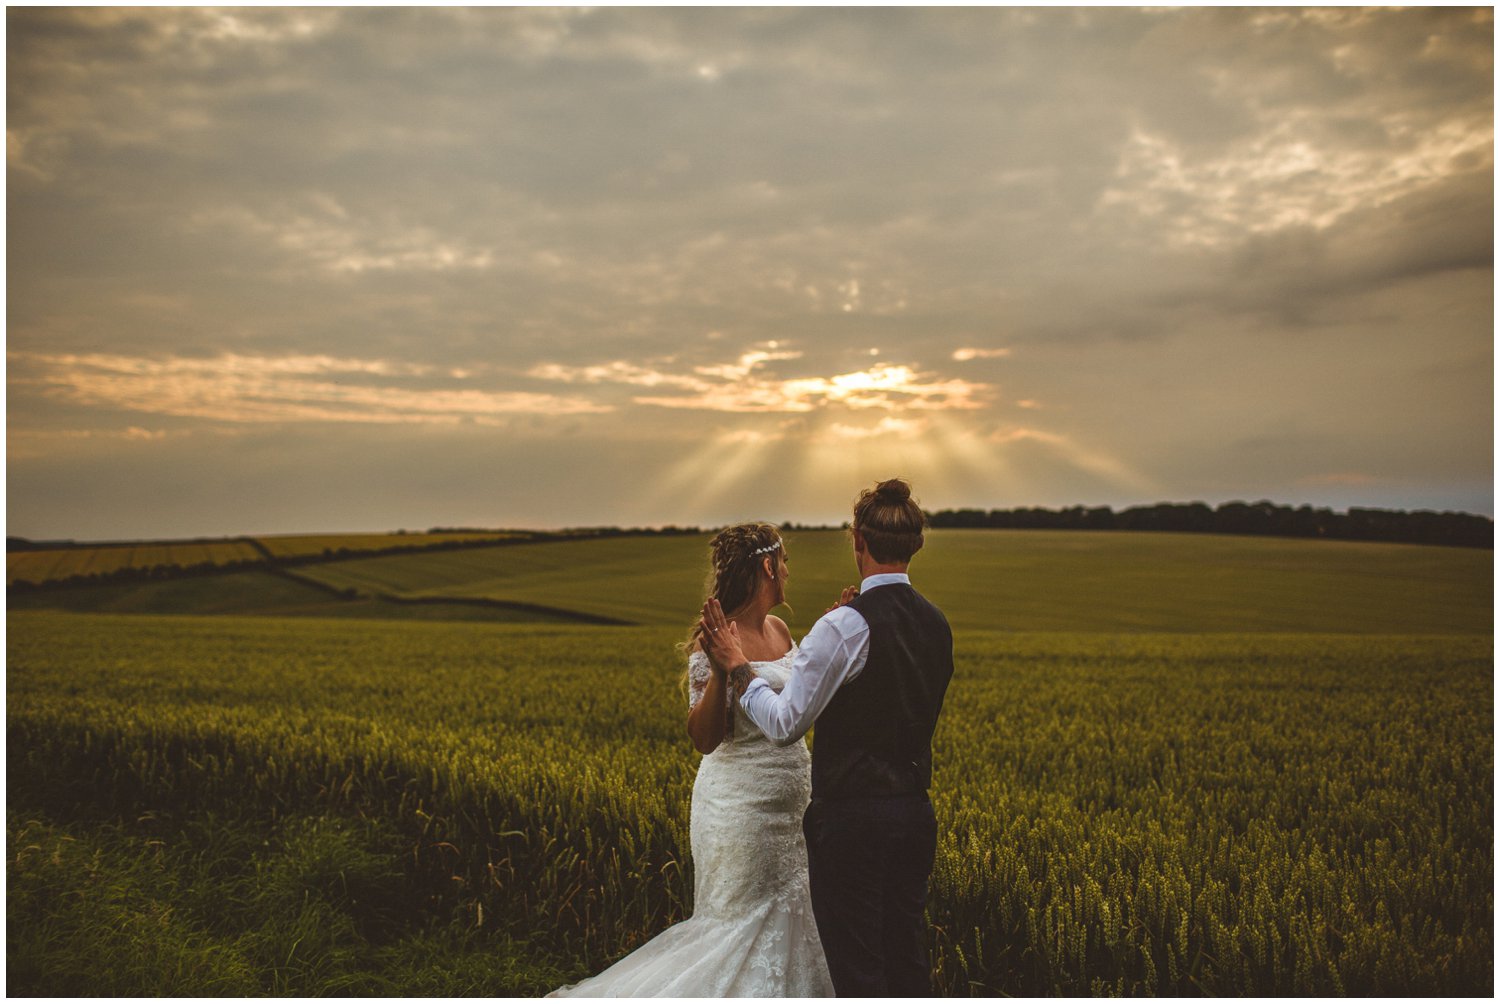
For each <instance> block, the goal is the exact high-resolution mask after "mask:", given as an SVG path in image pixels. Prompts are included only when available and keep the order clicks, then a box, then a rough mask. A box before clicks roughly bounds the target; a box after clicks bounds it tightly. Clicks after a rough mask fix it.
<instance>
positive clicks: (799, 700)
mask: <svg viewBox="0 0 1500 1004" xmlns="http://www.w3.org/2000/svg"><path fill="white" fill-rule="evenodd" d="M869 652H870V625H869V624H868V623H866V621H865V619H864V618H863V617H861V616H860V615H859V612H858V611H856V610H853V609H851V608H849V607H838V608H837V609H835V610H832V611H829V612H828V613H827V614H825V615H824V616H823V617H822V618H821V619H820V620H819V621H818V622H817V623H816V624H814V625H813V627H812V630H811V631H809V632H808V633H807V637H806V638H804V639H803V640H802V646H801V647H800V648H799V649H798V650H797V655H796V658H795V659H793V660H792V672H791V676H790V677H789V678H788V680H787V682H786V686H785V687H783V688H782V691H781V693H779V694H778V693H777V692H776V691H774V690H772V689H771V686H770V684H768V683H766V681H765V680H762V679H759V678H757V679H755V680H752V681H750V686H749V687H747V688H745V693H744V695H743V696H742V697H741V698H740V705H741V707H743V708H744V709H745V713H746V714H747V715H749V716H750V720H751V721H753V722H754V723H755V724H756V725H758V726H760V730H761V731H762V732H764V733H765V734H766V738H768V739H770V740H771V741H772V742H773V743H775V744H776V745H777V746H789V745H791V744H792V743H794V742H796V741H797V740H798V739H801V738H802V737H803V736H805V735H806V734H807V730H808V729H810V728H812V725H813V722H814V721H816V720H817V718H818V715H820V714H822V713H823V709H824V708H826V707H828V702H829V701H830V700H832V699H833V695H834V692H835V691H837V690H838V689H839V687H841V686H843V685H844V684H845V683H846V682H847V681H849V680H852V679H854V678H855V677H856V676H858V675H859V672H860V670H862V669H864V668H865V660H866V658H868V656H869Z"/></svg>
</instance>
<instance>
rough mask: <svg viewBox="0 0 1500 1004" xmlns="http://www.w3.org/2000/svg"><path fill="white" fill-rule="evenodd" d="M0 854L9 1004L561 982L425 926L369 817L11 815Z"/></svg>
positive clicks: (519, 955)
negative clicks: (3, 855) (117, 819)
mask: <svg viewBox="0 0 1500 1004" xmlns="http://www.w3.org/2000/svg"><path fill="white" fill-rule="evenodd" d="M6 847H7V848H8V850H9V861H8V867H7V877H8V888H7V904H6V912H7V919H8V923H7V928H6V955H7V972H6V990H7V993H8V994H10V995H12V996H47V997H70V996H113V997H162V996H183V995H187V996H215V997H226V996H284V995H297V996H329V995H362V996H376V995H379V996H396V995H399V996H497V995H499V996H508V995H520V996H535V995H536V994H538V993H540V992H544V991H545V990H547V989H550V988H552V987H554V986H557V985H559V984H560V983H561V982H562V973H561V971H560V970H558V969H557V968H556V967H555V966H552V965H549V964H548V963H546V962H545V961H539V960H537V959H535V958H534V957H533V954H532V953H529V952H527V951H526V947H525V946H524V945H522V944H518V943H515V942H513V941H509V940H507V939H503V938H485V939H483V943H482V944H479V945H477V944H475V941H476V939H475V936H474V933H473V931H472V930H471V925H469V924H467V923H464V922H463V921H452V922H449V923H446V924H444V923H432V922H431V921H430V918H427V917H426V916H425V915H424V914H423V913H422V912H421V910H420V909H418V907H419V905H420V901H421V900H422V898H423V897H424V895H425V891H424V890H423V889H422V888H420V886H418V885H417V884H416V883H415V882H414V881H413V879H412V877H411V876H410V875H408V874H406V873H405V871H404V869H403V868H402V867H401V853H400V851H401V847H400V845H399V842H398V841H397V840H396V838H395V836H394V834H392V833H390V832H389V831H388V830H387V829H386V828H384V827H382V826H381V825H379V824H377V823H374V822H372V821H370V820H361V819H355V818H349V817H341V816H334V815H318V816H313V815H291V816H286V817H283V818H281V819H280V820H277V821H275V822H270V821H264V820H255V819H248V818H223V817H220V816H217V815H215V814H214V813H201V814H196V815H190V816H186V817H182V818H173V817H170V816H166V815H157V814H147V815H146V816H144V817H142V818H140V819H137V820H135V821H133V822H131V823H130V824H118V823H92V824H86V825H79V824H73V825H65V824H60V823H57V822H54V821H50V820H48V819H47V818H45V816H42V815H40V814H26V813H17V812H15V811H8V813H7V821H6ZM80 960H86V964H84V965H80V964H79V963H80Z"/></svg>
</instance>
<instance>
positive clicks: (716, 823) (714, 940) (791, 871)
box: [551, 644, 833, 997]
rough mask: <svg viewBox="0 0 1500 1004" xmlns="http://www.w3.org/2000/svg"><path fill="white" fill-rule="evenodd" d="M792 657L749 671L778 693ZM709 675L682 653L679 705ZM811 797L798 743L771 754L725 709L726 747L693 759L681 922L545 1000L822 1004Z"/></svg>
mask: <svg viewBox="0 0 1500 1004" xmlns="http://www.w3.org/2000/svg"><path fill="white" fill-rule="evenodd" d="M796 651H797V648H796V645H795V644H794V645H793V646H792V650H791V651H790V652H788V653H787V654H786V655H784V656H782V657H781V658H780V659H777V660H776V661H775V662H755V663H751V667H752V668H753V669H754V671H755V675H756V676H759V677H762V678H764V679H765V680H766V682H767V683H769V684H770V685H771V686H772V687H773V688H775V689H776V690H778V691H779V690H780V689H781V688H782V687H783V686H784V685H785V684H786V681H787V677H788V676H789V675H790V673H791V668H792V657H793V656H794V655H795V654H796ZM709 673H710V670H709V665H708V658H707V657H706V656H704V655H703V654H702V653H701V652H695V653H693V654H692V656H691V658H690V659H689V660H688V679H689V682H690V683H691V687H692V696H691V699H690V702H689V707H691V706H692V705H693V704H696V703H697V702H698V699H699V698H700V697H701V696H702V695H703V688H704V687H705V686H706V685H707V683H708V677H709ZM811 790H812V774H811V755H810V754H809V753H808V750H807V744H806V743H805V742H803V741H802V740H798V741H797V742H795V743H793V744H791V745H790V746H783V747H778V746H775V745H773V744H772V743H771V741H770V740H768V739H767V738H766V737H765V735H764V734H763V733H762V732H761V731H760V729H759V728H757V727H756V725H755V723H754V722H752V721H751V720H750V719H749V718H748V717H747V716H746V715H745V712H744V709H743V708H741V707H739V703H738V702H737V701H736V702H735V709H734V736H733V738H732V739H725V741H724V742H723V743H722V744H721V745H720V746H719V748H718V749H716V750H714V751H713V752H712V753H709V754H707V755H706V756H704V758H703V760H702V762H701V763H700V764H699V765H698V778H697V780H696V781H694V783H693V804H692V820H691V833H692V844H693V876H694V877H693V915H692V916H691V917H689V918H688V919H687V920H684V921H683V922H682V923H680V924H676V925H674V926H672V927H669V928H667V929H666V930H665V931H663V932H662V933H661V934H659V935H657V936H656V937H655V938H652V939H651V940H650V941H648V942H646V944H644V945H642V946H641V947H640V948H637V949H636V950H635V951H634V952H632V953H630V954H629V955H627V956H625V958H623V959H621V960H620V961H619V962H616V963H615V964H614V965H613V966H610V967H609V968H608V969H606V970H604V972H602V973H600V974H599V975H598V976H594V977H592V978H590V979H587V980H584V981H583V982H582V983H575V984H573V985H572V986H569V987H563V988H562V989H561V990H558V991H556V992H555V993H554V994H552V995H551V996H576V997H831V996H833V982H832V980H830V979H829V976H828V964H827V962H825V961H824V958H823V946H822V944H821V943H820V942H819V941H818V929H817V925H816V924H815V922H814V921H813V912H812V900H811V898H810V896H809V893H808V886H807V845H806V842H805V841H804V839H803V836H802V813H803V810H804V809H806V808H807V801H808V798H809V795H810V793H811Z"/></svg>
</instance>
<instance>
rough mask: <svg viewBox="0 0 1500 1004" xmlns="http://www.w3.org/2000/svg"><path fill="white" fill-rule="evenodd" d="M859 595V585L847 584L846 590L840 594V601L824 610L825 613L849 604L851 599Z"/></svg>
mask: <svg viewBox="0 0 1500 1004" xmlns="http://www.w3.org/2000/svg"><path fill="white" fill-rule="evenodd" d="M858 595H859V587H858V586H845V587H844V591H843V592H842V593H840V594H839V601H838V602H837V603H835V604H834V605H833V606H831V607H829V608H828V609H827V610H824V611H823V612H824V613H825V614H828V613H832V612H833V611H835V610H837V609H838V608H839V607H842V606H845V605H847V604H848V602H849V601H850V600H852V599H854V597H856V596H858Z"/></svg>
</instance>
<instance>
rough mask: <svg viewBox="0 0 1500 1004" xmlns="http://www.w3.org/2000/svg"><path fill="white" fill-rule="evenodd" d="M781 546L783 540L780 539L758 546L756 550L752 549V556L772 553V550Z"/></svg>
mask: <svg viewBox="0 0 1500 1004" xmlns="http://www.w3.org/2000/svg"><path fill="white" fill-rule="evenodd" d="M780 547H781V541H779V540H778V541H775V542H773V543H770V544H767V545H766V546H765V547H761V548H757V549H755V550H754V551H751V552H750V556H751V557H752V558H753V557H755V556H756V555H757V554H770V553H771V552H772V551H775V550H778V549H779V548H780Z"/></svg>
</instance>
